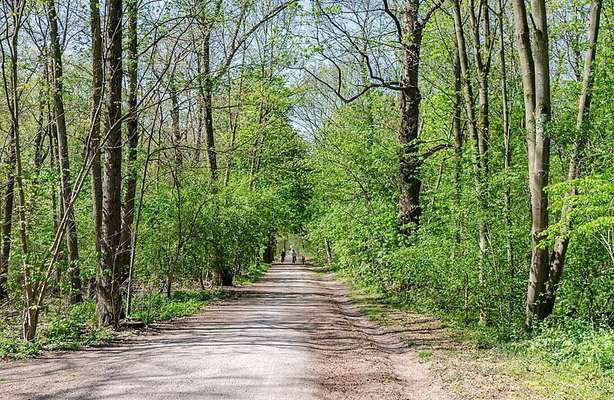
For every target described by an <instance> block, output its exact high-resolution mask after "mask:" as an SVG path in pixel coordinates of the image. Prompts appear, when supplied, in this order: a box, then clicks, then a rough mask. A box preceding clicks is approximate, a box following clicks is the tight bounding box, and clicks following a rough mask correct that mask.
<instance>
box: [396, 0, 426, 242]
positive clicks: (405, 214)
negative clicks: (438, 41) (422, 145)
mask: <svg viewBox="0 0 614 400" xmlns="http://www.w3.org/2000/svg"><path fill="white" fill-rule="evenodd" d="M418 8H419V2H418V1H417V0H409V1H406V2H405V3H404V4H403V8H402V11H401V21H402V25H403V30H404V37H403V38H402V41H403V59H402V73H401V87H402V89H401V93H400V105H401V126H400V129H399V135H398V142H399V144H400V149H399V188H400V195H399V216H398V218H397V223H398V225H399V227H400V229H401V232H402V233H403V234H404V235H405V236H407V237H409V236H411V235H412V234H413V233H414V232H415V231H416V229H417V227H418V225H419V223H420V216H421V215H422V207H421V206H420V189H421V187H422V180H421V179H420V166H421V164H422V160H421V157H420V154H419V152H418V122H419V117H420V100H421V95H420V89H419V88H418V76H419V74H418V72H419V71H418V68H419V66H420V46H421V43H422V25H421V24H420V21H419V20H418Z"/></svg>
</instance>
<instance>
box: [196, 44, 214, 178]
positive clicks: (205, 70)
mask: <svg viewBox="0 0 614 400" xmlns="http://www.w3.org/2000/svg"><path fill="white" fill-rule="evenodd" d="M210 57H211V33H210V32H207V34H206V35H205V37H204V40H203V47H202V62H201V68H202V70H201V75H202V77H201V80H202V81H201V84H200V85H199V89H200V92H201V93H200V95H201V99H202V107H203V114H204V116H205V136H204V137H205V146H206V148H207V163H208V165H209V173H210V174H211V183H212V184H215V182H216V181H217V155H216V151H215V135H214V131H213V105H212V98H213V93H212V92H213V82H212V81H211V60H210Z"/></svg>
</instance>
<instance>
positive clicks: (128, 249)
mask: <svg viewBox="0 0 614 400" xmlns="http://www.w3.org/2000/svg"><path fill="white" fill-rule="evenodd" d="M126 13H127V14H128V59H127V66H126V69H127V72H128V93H127V96H128V117H127V119H126V128H127V131H128V159H127V162H126V165H127V167H126V169H127V171H128V175H127V177H126V182H125V184H126V191H125V193H124V204H123V208H122V234H121V235H122V236H121V255H120V260H121V261H120V262H121V264H120V268H121V270H122V282H124V281H126V279H127V278H128V266H129V264H130V254H131V253H132V223H133V221H134V197H135V194H136V180H137V173H138V172H137V169H136V165H135V163H136V158H137V147H138V144H139V131H138V115H137V95H138V81H137V79H138V77H137V70H138V47H137V45H138V41H137V40H138V39H137V17H138V15H137V13H138V10H137V0H127V7H126Z"/></svg>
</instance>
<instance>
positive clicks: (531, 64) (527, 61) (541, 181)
mask: <svg viewBox="0 0 614 400" xmlns="http://www.w3.org/2000/svg"><path fill="white" fill-rule="evenodd" d="M512 4H513V8H514V26H515V31H516V36H517V44H518V54H519V61H520V68H521V71H522V84H523V92H524V103H525V126H526V129H527V154H528V166H529V190H530V192H531V264H530V267H529V281H528V285H527V309H526V314H527V318H526V325H527V327H531V326H532V325H533V323H534V321H535V320H541V319H543V318H545V316H546V314H545V308H544V301H543V300H544V299H543V297H544V292H545V287H546V280H547V279H548V268H549V263H548V258H549V257H548V250H547V249H546V248H544V247H543V246H541V241H542V237H541V236H542V232H543V231H544V230H546V229H547V228H548V196H547V195H546V193H545V191H544V189H545V187H546V186H547V185H548V175H549V172H550V164H549V163H550V138H549V137H548V135H547V133H546V126H547V124H548V122H549V120H550V71H549V68H548V67H549V65H548V61H549V57H548V28H547V20H546V5H545V1H544V0H532V1H531V11H532V14H531V22H532V26H533V33H532V35H531V33H530V31H529V25H528V21H527V11H526V6H525V3H524V1H523V0H513V1H512Z"/></svg>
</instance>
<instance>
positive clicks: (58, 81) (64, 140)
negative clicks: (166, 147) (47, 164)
mask: <svg viewBox="0 0 614 400" xmlns="http://www.w3.org/2000/svg"><path fill="white" fill-rule="evenodd" d="M47 18H48V20H49V38H50V41H51V63H52V69H51V71H52V73H51V77H52V97H53V109H54V113H53V114H54V117H55V127H56V133H57V141H58V142H57V143H58V156H59V164H60V187H61V192H62V193H61V194H62V202H63V204H64V213H65V214H66V248H67V249H68V265H69V271H70V303H71V304H76V303H80V302H81V301H82V300H83V297H82V294H81V273H80V268H79V247H78V243H77V225H76V223H75V215H74V210H73V207H72V206H70V204H71V198H72V183H71V181H70V161H69V156H68V134H67V129H66V115H65V113H64V98H63V82H62V79H63V69H62V51H61V49H60V41H59V37H58V35H59V34H58V21H57V14H56V10H55V0H47Z"/></svg>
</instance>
